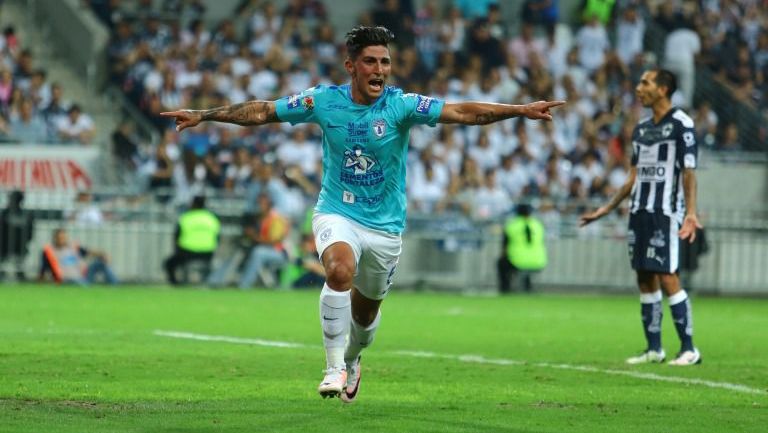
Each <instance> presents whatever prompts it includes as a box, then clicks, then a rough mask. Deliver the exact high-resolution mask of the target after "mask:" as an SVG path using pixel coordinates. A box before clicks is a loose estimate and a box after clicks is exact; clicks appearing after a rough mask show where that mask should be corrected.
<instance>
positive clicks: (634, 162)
mask: <svg viewBox="0 0 768 433" xmlns="http://www.w3.org/2000/svg"><path fill="white" fill-rule="evenodd" d="M636 134H637V127H635V130H634V131H632V159H631V163H632V167H637V161H638V159H639V157H640V149H638V145H637V144H636V143H637V141H636Z"/></svg>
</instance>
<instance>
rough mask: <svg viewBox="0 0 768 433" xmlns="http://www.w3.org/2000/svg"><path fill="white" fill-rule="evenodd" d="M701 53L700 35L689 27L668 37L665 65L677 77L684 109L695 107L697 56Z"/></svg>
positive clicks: (680, 29)
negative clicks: (694, 90)
mask: <svg viewBox="0 0 768 433" xmlns="http://www.w3.org/2000/svg"><path fill="white" fill-rule="evenodd" d="M700 51H701V39H700V38H699V35H698V33H696V32H695V31H693V30H691V29H690V28H687V27H680V28H676V29H675V30H673V31H672V32H670V33H669V35H667V40H666V42H665V48H664V65H665V67H666V68H667V69H669V70H670V71H672V72H673V73H674V74H675V75H676V76H677V82H678V84H679V89H680V92H681V93H682V96H683V101H684V104H683V107H684V108H685V107H690V106H692V105H693V89H694V86H695V85H696V64H695V59H696V55H697V54H699V52H700Z"/></svg>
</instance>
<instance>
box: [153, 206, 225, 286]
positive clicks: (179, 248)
mask: <svg viewBox="0 0 768 433" xmlns="http://www.w3.org/2000/svg"><path fill="white" fill-rule="evenodd" d="M220 230H221V222H219V218H218V217H217V216H216V215H214V214H213V212H211V211H209V210H208V209H206V208H205V197H203V196H195V197H194V199H192V205H191V207H190V209H189V210H188V211H186V212H184V213H182V214H181V216H179V220H178V222H177V223H176V232H175V234H174V242H173V247H174V253H173V255H171V256H170V257H168V258H167V259H166V260H165V262H164V263H163V268H164V269H165V273H166V275H167V277H168V282H169V283H171V284H173V285H177V284H179V280H178V279H177V278H176V270H177V269H178V268H179V267H186V266H187V265H188V264H189V263H191V262H201V263H202V264H203V267H204V269H205V270H204V271H203V273H204V274H206V275H204V277H203V279H207V278H208V275H207V274H208V272H207V270H209V269H210V263H211V259H212V258H213V253H214V252H215V251H216V248H217V247H218V245H219V232H220Z"/></svg>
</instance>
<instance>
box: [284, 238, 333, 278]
mask: <svg viewBox="0 0 768 433" xmlns="http://www.w3.org/2000/svg"><path fill="white" fill-rule="evenodd" d="M288 269H289V271H290V273H291V274H290V275H289V276H288V281H289V284H290V285H291V287H293V288H295V289H296V288H308V287H309V288H315V287H319V286H322V285H323V283H324V282H325V268H323V264H322V263H320V259H319V258H318V256H317V247H316V246H315V237H314V236H313V235H312V234H311V233H306V234H304V235H302V236H301V244H300V245H299V249H298V254H297V257H296V259H295V260H294V262H293V264H292V265H291V266H290V267H289V268H288Z"/></svg>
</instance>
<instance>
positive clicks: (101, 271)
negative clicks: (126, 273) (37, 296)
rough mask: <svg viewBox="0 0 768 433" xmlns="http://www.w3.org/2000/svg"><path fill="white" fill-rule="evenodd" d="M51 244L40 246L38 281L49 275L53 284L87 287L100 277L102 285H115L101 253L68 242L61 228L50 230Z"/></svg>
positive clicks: (111, 273)
mask: <svg viewBox="0 0 768 433" xmlns="http://www.w3.org/2000/svg"><path fill="white" fill-rule="evenodd" d="M52 241H53V242H52V244H48V245H45V246H44V247H43V254H42V258H41V265H40V275H39V278H40V280H43V279H44V278H45V276H46V275H47V274H51V276H52V277H53V280H54V281H55V282H57V283H74V284H80V285H88V284H92V283H95V282H96V280H97V278H98V277H99V276H101V277H102V278H103V280H104V282H105V283H107V284H117V282H118V281H117V277H116V276H115V273H114V272H113V271H112V268H110V267H109V265H108V264H107V255H106V254H105V253H103V252H101V251H96V250H89V249H87V248H85V247H83V246H82V245H78V244H77V243H75V242H71V241H70V239H69V235H68V234H67V232H66V231H65V230H64V229H62V228H59V229H56V230H54V231H53V240H52Z"/></svg>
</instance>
